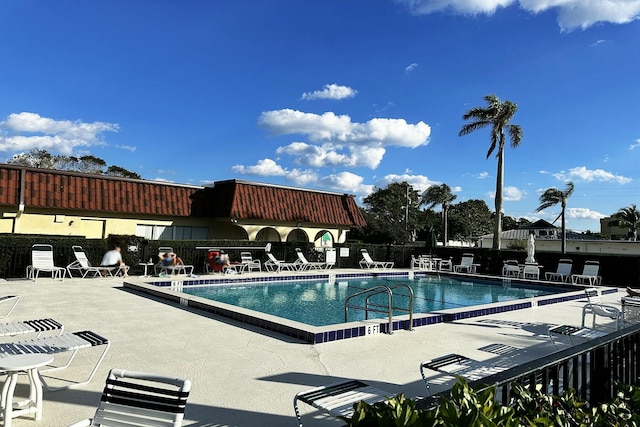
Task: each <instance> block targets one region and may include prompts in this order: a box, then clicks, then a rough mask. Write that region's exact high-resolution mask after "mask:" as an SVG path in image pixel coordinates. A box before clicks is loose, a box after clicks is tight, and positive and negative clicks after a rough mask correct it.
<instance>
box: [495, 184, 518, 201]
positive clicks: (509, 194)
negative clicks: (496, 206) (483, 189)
mask: <svg viewBox="0 0 640 427" xmlns="http://www.w3.org/2000/svg"><path fill="white" fill-rule="evenodd" d="M525 194H527V193H526V192H525V191H522V190H520V189H519V188H517V187H511V186H507V187H504V188H503V191H502V200H504V201H505V202H517V201H518V200H520V199H522V196H524V195H525ZM487 196H488V197H489V198H491V199H493V198H495V196H496V192H495V191H490V192H489V193H487Z"/></svg>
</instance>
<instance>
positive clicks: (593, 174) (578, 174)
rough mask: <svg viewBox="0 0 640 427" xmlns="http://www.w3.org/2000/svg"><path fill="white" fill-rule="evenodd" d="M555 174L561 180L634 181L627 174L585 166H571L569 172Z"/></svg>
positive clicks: (623, 182)
mask: <svg viewBox="0 0 640 427" xmlns="http://www.w3.org/2000/svg"><path fill="white" fill-rule="evenodd" d="M553 176H554V177H556V178H557V179H559V180H560V181H586V182H591V181H604V182H617V183H618V184H628V183H630V182H631V181H632V179H631V178H627V177H626V176H622V175H614V174H613V173H611V172H607V171H605V170H603V169H595V170H590V169H587V168H586V167H585V166H578V167H575V168H571V169H569V171H568V172H567V171H560V172H559V173H554V174H553Z"/></svg>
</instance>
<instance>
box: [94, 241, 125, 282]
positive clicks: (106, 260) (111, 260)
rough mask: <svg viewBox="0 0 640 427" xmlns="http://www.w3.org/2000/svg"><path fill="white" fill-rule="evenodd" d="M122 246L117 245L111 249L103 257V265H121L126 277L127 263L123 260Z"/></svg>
mask: <svg viewBox="0 0 640 427" xmlns="http://www.w3.org/2000/svg"><path fill="white" fill-rule="evenodd" d="M120 250H121V249H120V246H115V247H114V248H113V249H111V250H110V251H107V252H106V253H105V254H104V256H103V257H102V262H101V263H100V266H101V267H120V268H121V269H122V271H123V272H124V277H127V273H126V271H127V270H126V265H125V263H124V261H123V260H122V254H121V253H120Z"/></svg>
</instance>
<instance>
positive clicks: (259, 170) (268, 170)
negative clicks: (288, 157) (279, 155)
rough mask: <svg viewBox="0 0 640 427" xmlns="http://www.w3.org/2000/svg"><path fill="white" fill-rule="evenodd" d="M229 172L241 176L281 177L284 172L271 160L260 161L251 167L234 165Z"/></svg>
mask: <svg viewBox="0 0 640 427" xmlns="http://www.w3.org/2000/svg"><path fill="white" fill-rule="evenodd" d="M231 170H232V171H234V172H236V173H239V174H242V175H259V176H283V175H285V173H286V172H285V170H284V168H283V167H282V166H280V165H279V164H277V163H276V162H275V161H273V160H271V159H262V160H258V162H257V163H256V164H255V165H253V166H244V165H235V166H232V167H231Z"/></svg>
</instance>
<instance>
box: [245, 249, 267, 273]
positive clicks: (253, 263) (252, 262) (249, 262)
mask: <svg viewBox="0 0 640 427" xmlns="http://www.w3.org/2000/svg"><path fill="white" fill-rule="evenodd" d="M240 262H241V263H242V264H246V269H247V271H249V272H252V271H254V270H256V271H262V264H261V263H260V260H259V259H253V256H252V255H251V252H240Z"/></svg>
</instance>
